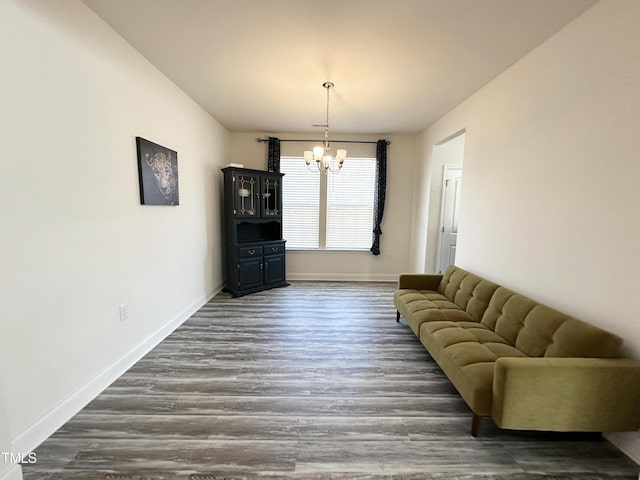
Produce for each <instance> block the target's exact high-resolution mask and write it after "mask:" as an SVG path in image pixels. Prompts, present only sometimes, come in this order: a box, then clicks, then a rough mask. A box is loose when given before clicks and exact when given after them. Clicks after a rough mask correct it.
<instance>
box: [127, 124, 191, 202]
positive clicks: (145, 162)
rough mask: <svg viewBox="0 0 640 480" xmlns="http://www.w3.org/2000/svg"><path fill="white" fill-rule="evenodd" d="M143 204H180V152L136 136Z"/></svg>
mask: <svg viewBox="0 0 640 480" xmlns="http://www.w3.org/2000/svg"><path fill="white" fill-rule="evenodd" d="M136 149H137V153H138V180H139V183H140V203H141V204H142V205H179V204H180V195H179V183H178V152H176V151H175V150H171V149H170V148H167V147H163V146H162V145H158V144H157V143H154V142H152V141H150V140H147V139H145V138H142V137H136Z"/></svg>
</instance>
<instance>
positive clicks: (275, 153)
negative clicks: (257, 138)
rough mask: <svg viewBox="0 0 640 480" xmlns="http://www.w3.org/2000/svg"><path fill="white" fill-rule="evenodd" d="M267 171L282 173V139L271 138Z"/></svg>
mask: <svg viewBox="0 0 640 480" xmlns="http://www.w3.org/2000/svg"><path fill="white" fill-rule="evenodd" d="M267 170H268V171H270V172H277V173H280V139H279V138H275V137H269V145H268V148H267Z"/></svg>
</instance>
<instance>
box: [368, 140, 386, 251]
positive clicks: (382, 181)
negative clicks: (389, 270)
mask: <svg viewBox="0 0 640 480" xmlns="http://www.w3.org/2000/svg"><path fill="white" fill-rule="evenodd" d="M386 191H387V141H386V140H378V143H377V145H376V186H375V194H374V200H373V245H372V246H371V252H372V253H373V254H374V255H380V235H382V228H380V225H381V224H382V215H383V214H384V199H385V194H386Z"/></svg>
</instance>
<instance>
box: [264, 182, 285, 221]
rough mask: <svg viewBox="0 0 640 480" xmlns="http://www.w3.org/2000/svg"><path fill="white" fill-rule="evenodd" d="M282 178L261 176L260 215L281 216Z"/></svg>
mask: <svg viewBox="0 0 640 480" xmlns="http://www.w3.org/2000/svg"><path fill="white" fill-rule="evenodd" d="M281 186H282V178H281V177H280V176H273V177H272V176H267V175H263V176H262V182H261V195H262V216H263V217H281V216H282V194H281Z"/></svg>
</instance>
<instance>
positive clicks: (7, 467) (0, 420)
mask: <svg viewBox="0 0 640 480" xmlns="http://www.w3.org/2000/svg"><path fill="white" fill-rule="evenodd" d="M12 453H17V452H13V449H12V445H11V435H10V433H9V421H8V416H7V409H6V407H5V403H4V392H3V391H2V381H1V379H0V480H21V479H22V468H21V467H20V465H19V463H18V462H17V461H16V460H18V458H15V457H14V458H12V457H11V454H12ZM30 458H31V457H27V458H26V459H27V460H29V459H30Z"/></svg>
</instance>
